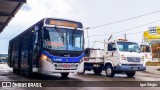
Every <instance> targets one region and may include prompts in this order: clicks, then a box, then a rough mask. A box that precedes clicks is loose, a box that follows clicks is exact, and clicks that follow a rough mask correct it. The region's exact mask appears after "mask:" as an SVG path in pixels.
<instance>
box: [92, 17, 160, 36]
mask: <svg viewBox="0 0 160 90" xmlns="http://www.w3.org/2000/svg"><path fill="white" fill-rule="evenodd" d="M156 22H160V20H157V21H153V22H150V23H147V24H144V25H140V26H137V27H133V28H130V29H126V30H121V31H118V32H113V33H108V34H101V35H91V36H89V37H94V36H105V35H110V34H115V33H122V32H124V31H130V30H133V29H137V28H140V27H144V26H147V25H150V24H153V23H156Z"/></svg>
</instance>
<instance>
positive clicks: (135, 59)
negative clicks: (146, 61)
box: [127, 57, 141, 62]
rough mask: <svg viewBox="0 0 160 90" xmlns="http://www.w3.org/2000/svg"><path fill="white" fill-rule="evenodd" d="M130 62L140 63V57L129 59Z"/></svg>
mask: <svg viewBox="0 0 160 90" xmlns="http://www.w3.org/2000/svg"><path fill="white" fill-rule="evenodd" d="M127 60H128V62H140V60H141V58H140V57H127Z"/></svg>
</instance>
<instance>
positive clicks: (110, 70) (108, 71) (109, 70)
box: [106, 65, 115, 77]
mask: <svg viewBox="0 0 160 90" xmlns="http://www.w3.org/2000/svg"><path fill="white" fill-rule="evenodd" d="M114 74H115V72H114V70H113V67H112V66H111V65H107V67H106V76H107V77H114Z"/></svg>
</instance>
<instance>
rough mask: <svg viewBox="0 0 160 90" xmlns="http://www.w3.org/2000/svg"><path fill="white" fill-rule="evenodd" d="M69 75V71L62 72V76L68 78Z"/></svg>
mask: <svg viewBox="0 0 160 90" xmlns="http://www.w3.org/2000/svg"><path fill="white" fill-rule="evenodd" d="M68 75H69V73H61V76H62V78H66V77H67V76H68Z"/></svg>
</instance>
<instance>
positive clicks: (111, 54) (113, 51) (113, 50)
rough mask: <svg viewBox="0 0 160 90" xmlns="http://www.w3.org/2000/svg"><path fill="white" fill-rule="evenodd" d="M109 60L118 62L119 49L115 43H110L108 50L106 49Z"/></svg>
mask: <svg viewBox="0 0 160 90" xmlns="http://www.w3.org/2000/svg"><path fill="white" fill-rule="evenodd" d="M106 57H107V60H111V61H112V62H113V63H114V65H115V64H118V62H119V61H118V50H117V46H116V44H115V43H109V44H108V50H107V51H106Z"/></svg>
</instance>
